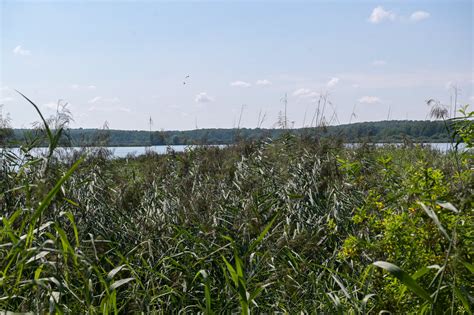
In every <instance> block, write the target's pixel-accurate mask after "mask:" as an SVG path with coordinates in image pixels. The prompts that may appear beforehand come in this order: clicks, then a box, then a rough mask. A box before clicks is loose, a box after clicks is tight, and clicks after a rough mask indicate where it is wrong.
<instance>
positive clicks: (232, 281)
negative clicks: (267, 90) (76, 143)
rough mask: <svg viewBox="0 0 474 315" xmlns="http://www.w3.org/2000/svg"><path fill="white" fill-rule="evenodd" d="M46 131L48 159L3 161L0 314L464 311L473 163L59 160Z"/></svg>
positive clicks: (244, 153)
mask: <svg viewBox="0 0 474 315" xmlns="http://www.w3.org/2000/svg"><path fill="white" fill-rule="evenodd" d="M42 121H43V124H44V128H43V130H45V134H44V136H45V137H46V138H47V139H48V141H49V143H50V151H49V152H48V153H47V155H46V156H45V158H35V157H33V155H31V154H29V150H30V147H29V146H27V147H24V148H23V149H22V150H21V152H20V153H18V154H14V153H12V152H11V151H7V150H2V151H1V179H0V187H1V193H0V208H1V210H2V218H1V224H0V244H1V245H0V268H1V269H0V283H1V290H0V310H2V311H12V312H33V313H47V312H49V313H72V314H77V313H92V314H95V313H176V312H187V313H205V314H211V313H236V312H240V313H242V314H249V313H270V312H278V313H298V312H303V313H375V312H382V311H388V312H393V313H406V312H435V313H437V312H440V313H444V312H447V313H462V312H465V313H470V312H471V309H472V296H473V289H472V283H473V280H474V278H473V274H472V272H473V267H472V257H473V254H474V253H473V248H474V246H473V245H474V244H473V239H472V235H474V229H473V220H472V219H473V217H472V216H473V212H472V205H473V199H472V189H473V182H472V172H471V169H470V167H471V165H470V163H471V160H470V157H469V156H467V155H461V156H458V155H456V156H455V155H453V154H441V153H439V152H436V151H432V150H430V149H429V148H421V147H417V146H413V147H400V148H396V147H383V148H376V147H373V146H371V145H363V146H361V147H358V148H352V149H348V148H344V147H343V146H342V145H341V144H340V143H338V142H335V141H332V142H330V141H322V140H321V141H320V140H319V139H317V138H315V137H314V136H306V137H305V138H297V137H295V136H291V135H286V136H284V137H282V138H281V139H278V140H276V141H266V142H265V141H261V142H255V143H239V144H237V145H235V146H231V147H228V148H222V149H220V148H217V147H202V148H197V149H193V150H190V151H188V152H184V153H172V152H171V153H170V154H167V155H164V156H159V155H155V154H151V153H150V154H147V155H145V156H140V157H136V158H128V159H114V160H111V159H109V158H108V157H107V155H103V154H102V153H101V152H100V151H98V152H96V154H94V152H89V153H88V154H86V155H84V156H82V157H80V158H79V159H77V156H74V155H73V156H70V157H69V159H67V158H64V157H63V158H62V159H58V158H57V156H56V155H54V154H52V152H55V151H57V150H60V149H59V148H58V147H57V144H58V142H57V141H55V137H56V135H57V132H59V130H57V129H52V128H50V127H49V125H48V121H47V120H46V119H42ZM62 127H63V128H65V127H66V126H65V125H64V126H62ZM48 130H49V131H48ZM455 158H459V159H461V160H460V163H455V161H454V159H455ZM458 166H459V167H458ZM419 202H421V203H419ZM446 202H449V204H448V203H446ZM453 205H456V207H455V206H453ZM378 267H382V268H378ZM383 269H386V270H388V271H389V272H388V273H387V272H385V271H383Z"/></svg>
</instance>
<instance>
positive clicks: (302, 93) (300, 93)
mask: <svg viewBox="0 0 474 315" xmlns="http://www.w3.org/2000/svg"><path fill="white" fill-rule="evenodd" d="M293 96H297V97H301V98H313V97H318V96H319V93H318V92H315V91H312V90H310V89H306V88H301V89H298V90H296V91H294V92H293Z"/></svg>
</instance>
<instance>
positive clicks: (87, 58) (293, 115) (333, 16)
mask: <svg viewBox="0 0 474 315" xmlns="http://www.w3.org/2000/svg"><path fill="white" fill-rule="evenodd" d="M473 15H474V13H473V2H472V1H456V0H450V1H436V0H432V1H385V2H383V1H348V0H347V1H258V2H257V1H212V2H206V1H192V2H191V1H188V2H186V1H179V2H177V1H175V2H172V1H167V2H164V1H121V2H120V1H101V2H99V1H72V0H71V1H48V2H46V1H9V0H0V104H3V109H2V110H3V115H5V114H7V113H8V114H9V115H10V118H11V123H12V125H13V127H17V128H30V127H31V126H32V123H33V122H34V121H37V120H38V115H37V113H36V112H35V111H34V109H33V107H32V106H31V105H30V104H28V102H26V101H25V100H24V99H22V98H21V97H20V96H19V95H18V94H17V93H16V92H15V91H14V90H18V91H20V92H22V93H23V94H25V95H27V96H28V97H29V98H30V99H31V100H32V101H33V102H35V103H36V104H37V105H38V106H39V108H40V109H41V110H42V111H43V113H44V115H45V116H49V115H52V114H54V112H55V111H56V108H57V105H58V102H59V103H67V104H68V105H67V108H69V110H70V111H71V112H72V115H73V118H74V122H73V123H72V124H71V127H83V128H100V127H102V126H103V125H104V123H105V122H107V124H108V126H109V128H111V129H131V130H148V128H149V127H150V126H149V121H150V117H151V118H152V122H153V123H152V128H153V129H154V130H162V129H163V130H188V129H195V128H232V127H237V126H239V127H249V128H255V127H257V125H261V126H262V127H265V128H272V127H275V126H276V123H277V121H278V117H279V115H280V113H282V112H283V111H284V108H285V105H284V103H285V102H284V99H285V95H286V100H287V118H288V120H289V121H290V125H291V126H293V127H295V128H297V127H302V126H308V125H310V124H311V120H312V117H313V116H314V113H315V111H316V109H317V104H318V100H319V99H320V98H321V95H325V96H327V99H328V101H329V103H328V105H327V106H326V108H325V113H324V114H325V116H327V120H328V121H330V123H331V124H345V123H349V122H361V121H379V120H386V119H411V120H418V119H427V118H428V112H429V108H428V106H427V105H426V100H428V99H430V98H434V99H438V100H439V101H441V102H442V103H443V104H446V105H447V106H452V104H453V102H454V101H453V99H454V97H453V96H454V91H455V88H457V91H458V93H457V94H458V96H457V101H458V104H459V105H464V104H469V103H470V104H472V103H474V89H473V87H474V75H473V73H474V64H473V43H474V41H473V25H472V24H473ZM259 117H260V122H259ZM262 120H263V122H262ZM239 121H240V124H239Z"/></svg>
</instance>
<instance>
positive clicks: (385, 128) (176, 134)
mask: <svg viewBox="0 0 474 315" xmlns="http://www.w3.org/2000/svg"><path fill="white" fill-rule="evenodd" d="M288 132H289V133H291V134H294V135H299V136H307V135H311V134H315V133H317V134H318V135H319V136H320V137H323V138H328V139H330V138H334V137H337V138H340V139H343V140H344V141H345V142H351V143H355V142H361V141H370V142H450V141H451V137H450V133H449V132H447V130H446V125H445V124H444V122H443V121H396V120H391V121H378V122H365V123H353V124H349V125H338V126H327V127H318V128H301V129H290V130H283V129H261V128H256V129H248V128H241V129H196V130H188V131H152V132H150V131H143V130H142V131H134V130H107V129H106V130H102V129H69V130H68V131H67V133H65V134H64V135H63V136H62V142H63V143H68V144H70V145H73V146H88V145H101V144H103V140H104V137H106V138H107V144H108V145H110V146H147V145H150V144H151V145H173V144H175V145H179V144H181V145H183V144H184V145H189V144H231V143H235V142H238V141H242V140H246V141H255V140H262V139H267V138H272V139H277V138H279V137H281V136H282V135H283V134H284V133H288ZM31 133H34V130H27V129H15V130H14V133H13V135H12V136H11V137H10V142H11V143H12V145H15V143H18V142H21V141H23V139H24V138H25V137H28V136H29V134H31ZM43 144H46V143H43Z"/></svg>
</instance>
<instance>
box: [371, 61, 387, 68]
mask: <svg viewBox="0 0 474 315" xmlns="http://www.w3.org/2000/svg"><path fill="white" fill-rule="evenodd" d="M386 64H387V62H386V61H385V60H374V61H373V62H372V66H376V67H377V66H385V65H386Z"/></svg>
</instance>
